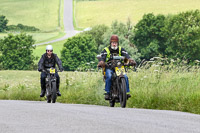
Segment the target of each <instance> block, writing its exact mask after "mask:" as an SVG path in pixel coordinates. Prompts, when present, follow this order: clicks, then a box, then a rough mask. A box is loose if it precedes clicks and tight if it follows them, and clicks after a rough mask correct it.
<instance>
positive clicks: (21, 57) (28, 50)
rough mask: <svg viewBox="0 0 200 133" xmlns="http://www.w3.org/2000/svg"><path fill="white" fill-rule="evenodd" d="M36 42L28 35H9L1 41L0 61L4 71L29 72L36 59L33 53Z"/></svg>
mask: <svg viewBox="0 0 200 133" xmlns="http://www.w3.org/2000/svg"><path fill="white" fill-rule="evenodd" d="M34 42H35V41H34V40H33V39H32V36H30V35H26V34H19V35H15V36H14V35H13V34H9V35H8V36H7V37H5V38H4V39H1V40H0V51H1V53H2V55H1V56H0V60H1V63H2V66H3V69H11V70H28V69H32V68H33V64H34V60H35V59H36V58H35V57H34V56H33V55H32V53H33V49H34V48H35V47H34V46H33V44H34Z"/></svg>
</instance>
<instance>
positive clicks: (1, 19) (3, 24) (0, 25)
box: [0, 15, 8, 32]
mask: <svg viewBox="0 0 200 133" xmlns="http://www.w3.org/2000/svg"><path fill="white" fill-rule="evenodd" d="M7 23H8V20H7V19H6V17H5V16H3V15H1V16H0V32H3V31H5V30H6V29H7Z"/></svg>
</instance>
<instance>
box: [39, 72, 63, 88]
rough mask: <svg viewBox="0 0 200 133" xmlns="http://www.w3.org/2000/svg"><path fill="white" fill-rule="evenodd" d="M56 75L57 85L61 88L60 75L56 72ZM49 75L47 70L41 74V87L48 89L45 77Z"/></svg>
mask: <svg viewBox="0 0 200 133" xmlns="http://www.w3.org/2000/svg"><path fill="white" fill-rule="evenodd" d="M55 76H56V86H57V88H58V89H59V84H60V77H59V75H58V73H55ZM46 77H47V74H46V73H45V72H42V73H41V75H40V83H41V89H46V86H45V78H46Z"/></svg>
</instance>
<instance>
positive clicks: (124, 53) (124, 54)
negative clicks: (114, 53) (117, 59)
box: [121, 48, 131, 59]
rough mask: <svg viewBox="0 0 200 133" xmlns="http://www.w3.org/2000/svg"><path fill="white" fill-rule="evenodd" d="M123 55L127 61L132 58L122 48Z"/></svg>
mask: <svg viewBox="0 0 200 133" xmlns="http://www.w3.org/2000/svg"><path fill="white" fill-rule="evenodd" d="M121 53H122V56H125V58H127V59H129V58H131V57H130V56H129V54H128V52H126V50H125V49H124V48H122V50H121Z"/></svg>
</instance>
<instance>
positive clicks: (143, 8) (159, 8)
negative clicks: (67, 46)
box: [75, 0, 200, 28]
mask: <svg viewBox="0 0 200 133" xmlns="http://www.w3.org/2000/svg"><path fill="white" fill-rule="evenodd" d="M199 5H200V1H199V0H175V1H174V0H165V1H163V0H98V1H79V2H76V3H75V20H76V26H77V27H79V28H80V27H82V28H86V27H91V26H94V25H97V24H106V25H107V26H110V24H111V23H112V22H113V21H115V20H118V21H120V22H123V23H126V22H127V20H128V18H130V19H131V21H132V22H133V23H134V24H136V23H137V22H138V21H139V20H140V19H141V18H142V16H143V15H144V14H147V13H154V14H165V15H167V14H176V13H179V12H182V11H188V10H195V9H200V6H199Z"/></svg>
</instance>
